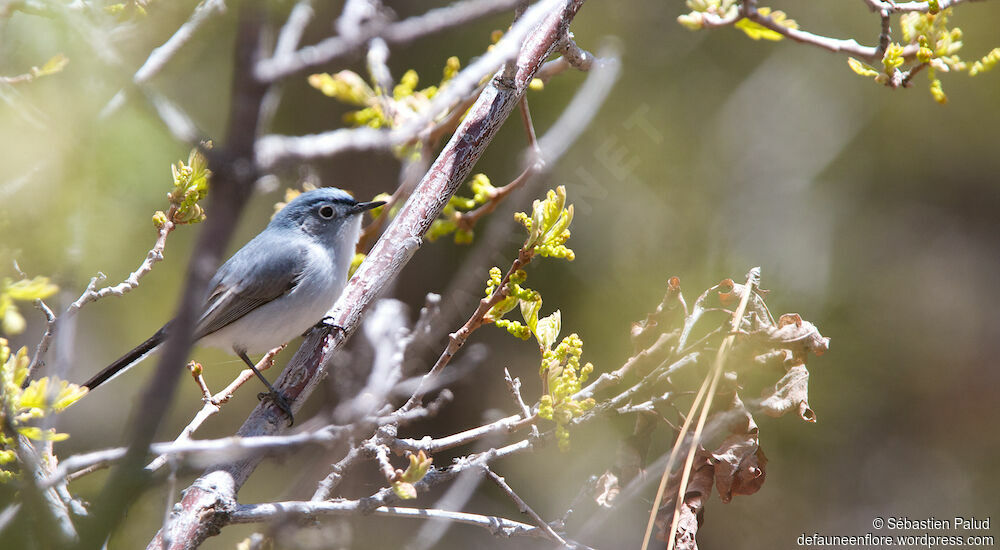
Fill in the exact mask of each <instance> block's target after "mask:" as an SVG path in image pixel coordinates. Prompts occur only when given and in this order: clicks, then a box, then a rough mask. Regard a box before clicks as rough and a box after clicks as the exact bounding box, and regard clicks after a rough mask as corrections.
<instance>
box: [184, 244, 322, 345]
mask: <svg viewBox="0 0 1000 550" xmlns="http://www.w3.org/2000/svg"><path fill="white" fill-rule="evenodd" d="M291 242H294V240H291ZM306 253H307V251H306V249H305V248H304V247H300V246H294V245H291V244H290V242H289V240H286V239H280V238H265V237H262V235H258V236H257V237H256V238H254V239H253V240H251V241H250V242H249V243H247V245H246V246H244V247H243V248H241V249H240V250H239V251H238V252H237V253H236V254H234V255H233V257H232V258H230V259H229V260H228V261H227V262H226V263H225V264H223V265H222V267H220V268H219V271H218V272H217V273H216V274H215V277H214V278H213V279H212V282H211V284H210V286H209V288H211V292H210V294H209V296H208V300H207V301H206V303H205V311H204V313H203V314H202V316H201V319H199V321H198V326H197V327H196V328H195V339H198V338H201V337H203V336H207V335H209V334H211V333H213V332H215V331H217V330H219V329H221V328H222V327H224V326H226V325H228V324H230V323H232V322H233V321H236V320H237V319H239V318H240V317H243V316H244V315H246V314H247V313H250V312H251V311H253V310H255V309H257V308H258V307H260V306H262V305H264V304H266V303H268V302H270V301H272V300H275V299H277V298H279V297H281V296H283V295H285V294H287V293H289V292H291V291H292V289H294V288H295V285H296V284H298V281H299V278H300V276H301V275H302V271H303V269H304V267H305V263H306Z"/></svg>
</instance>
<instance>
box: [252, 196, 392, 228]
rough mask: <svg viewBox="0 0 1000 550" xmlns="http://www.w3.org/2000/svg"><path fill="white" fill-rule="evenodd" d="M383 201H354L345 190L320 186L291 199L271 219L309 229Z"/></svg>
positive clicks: (283, 224)
mask: <svg viewBox="0 0 1000 550" xmlns="http://www.w3.org/2000/svg"><path fill="white" fill-rule="evenodd" d="M383 204H385V203H384V202H382V201H372V202H358V201H356V200H354V198H353V197H351V196H350V195H349V194H348V193H347V192H346V191H344V190H342V189H337V188H336V187H322V188H320V189H313V190H312V191H306V192H305V193H302V194H301V195H299V196H297V197H295V198H294V199H292V201H291V202H289V203H288V204H286V205H285V207H284V208H282V209H281V210H280V211H279V212H278V213H277V214H275V216H274V219H272V220H271V223H270V225H271V226H274V227H295V226H302V227H303V228H304V229H307V230H309V229H311V228H313V227H315V226H317V225H326V224H328V223H329V222H332V221H334V220H344V219H347V218H349V217H351V216H353V215H355V214H360V213H361V212H364V211H365V210H370V209H372V208H376V207H379V206H382V205H383Z"/></svg>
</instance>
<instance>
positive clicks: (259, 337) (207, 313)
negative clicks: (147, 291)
mask: <svg viewBox="0 0 1000 550" xmlns="http://www.w3.org/2000/svg"><path fill="white" fill-rule="evenodd" d="M384 204H385V202H383V201H371V202H358V201H356V200H354V199H353V198H352V197H351V195H350V194H348V193H347V192H345V191H343V190H341V189H337V188H335V187H323V188H319V189H313V190H311V191H306V192H304V193H302V194H300V195H298V196H297V197H295V198H294V199H293V200H291V201H290V202H289V203H288V204H286V205H285V207H284V208H282V209H281V210H280V211H278V212H277V213H276V214H275V215H274V217H273V218H272V219H271V222H270V223H269V224H268V225H267V227H265V228H264V230H263V231H261V232H260V233H259V234H257V236H256V237H254V238H253V239H251V240H250V241H249V242H247V243H246V244H245V245H244V246H243V247H242V248H240V249H239V250H238V251H237V252H236V253H235V254H233V255H232V257H230V258H229V259H228V260H227V261H226V262H225V263H224V264H222V266H221V267H220V268H219V270H218V271H217V272H216V273H215V276H214V277H212V280H211V282H210V283H209V287H208V288H209V290H208V294H207V296H206V298H205V300H204V304H203V306H202V309H201V313H200V315H199V318H198V321H197V324H196V325H195V329H194V340H195V342H196V343H198V344H205V345H209V346H212V347H217V348H221V349H223V350H226V351H231V352H232V353H234V354H235V355H236V356H238V357H239V358H240V359H242V360H243V362H245V363H246V364H247V366H248V367H250V369H252V370H253V372H254V374H256V375H257V377H258V378H260V380H261V381H262V382H263V383H264V384H265V385H266V386H267V388H268V390H269V392H270V393H269V395H270V396H271V398H272V400H273V401H274V403H275V404H276V405H278V407H279V408H281V410H282V411H284V412H285V414H287V415H288V417H289V421H290V424H291V423H292V422H294V421H295V419H294V416H293V415H292V411H291V407H290V406H289V404H288V402H287V401H286V400H285V399H284V397H283V396H282V395H281V394H280V393H279V392H278V391H277V390H276V389H275V388H274V386H272V385H271V383H270V382H268V381H267V379H266V378H264V375H263V374H261V373H260V371H258V370H257V368H256V366H255V365H254V363H253V361H251V360H250V358H249V356H248V355H247V354H249V353H262V352H265V351H267V350H270V349H272V348H275V347H277V346H280V345H282V344H284V343H287V342H288V341H289V340H291V339H292V338H294V337H296V336H298V335H300V334H302V333H304V332H305V331H307V330H308V329H309V328H310V327H311V326H313V325H315V324H316V323H317V322H319V321H321V320H322V319H323V318H324V315H325V314H326V312H327V311H328V310H329V309H330V308H331V307H332V306H333V304H334V302H336V300H337V298H338V297H339V296H340V294H341V292H343V290H344V286H345V285H346V284H347V272H348V268H349V267H350V264H351V260H352V259H353V258H354V251H355V247H356V245H357V243H358V239H359V237H360V234H361V218H362V214H363V213H364V212H365V211H368V210H371V209H373V208H377V207H379V206H382V205H384ZM170 326H171V321H168V322H167V323H165V324H164V325H163V326H162V327H161V328H160V329H159V330H157V331H156V332H155V333H154V334H153V335H152V336H150V337H149V338H148V339H146V341H144V342H142V343H141V344H139V345H138V346H136V347H135V348H133V349H132V350H131V351H129V352H128V353H126V354H125V355H122V356H121V357H120V358H119V359H117V360H116V361H114V362H113V363H111V364H110V365H108V366H107V367H106V368H105V369H103V370H102V371H101V372H99V373H97V374H96V375H94V376H93V377H92V378H91V379H90V380H88V381H87V382H85V383H84V384H83V386H84V387H86V388H88V390H91V391H92V390H94V389H95V388H97V387H98V386H100V385H102V384H104V383H105V382H108V381H109V380H111V379H113V378H115V377H116V376H118V375H120V374H122V373H124V372H125V371H126V370H128V369H129V368H131V367H132V366H134V365H136V364H137V363H139V362H140V361H141V360H142V359H144V358H146V357H147V356H148V355H149V354H151V353H153V352H155V351H156V350H157V348H159V347H160V345H161V344H163V342H164V341H166V339H167V337H168V335H169V334H170ZM264 395H266V394H261V396H260V397H263V396H264Z"/></svg>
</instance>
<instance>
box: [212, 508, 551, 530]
mask: <svg viewBox="0 0 1000 550" xmlns="http://www.w3.org/2000/svg"><path fill="white" fill-rule="evenodd" d="M362 514H371V515H373V516H380V517H396V518H412V519H424V520H426V519H441V520H447V521H451V522H456V523H462V524H465V525H473V526H475V527H482V528H483V529H486V530H488V531H489V532H490V533H491V534H493V535H494V536H497V537H503V538H508V537H517V536H530V537H545V536H546V535H545V533H544V532H543V531H542V530H541V529H539V528H538V527H535V526H533V525H528V524H527V523H521V522H519V521H514V520H511V519H507V518H502V517H497V516H483V515H480V514H469V513H466V512H449V511H447V510H436V509H433V508H406V507H400V506H379V507H377V508H374V509H372V510H369V509H367V507H366V505H365V502H363V501H361V500H338V501H334V502H317V501H299V502H294V501H292V502H272V503H268V504H243V505H239V506H237V507H236V510H235V511H233V512H232V513H231V514H230V520H231V522H232V523H257V522H264V521H272V520H276V519H282V518H287V517H302V518H315V517H320V516H354V515H362Z"/></svg>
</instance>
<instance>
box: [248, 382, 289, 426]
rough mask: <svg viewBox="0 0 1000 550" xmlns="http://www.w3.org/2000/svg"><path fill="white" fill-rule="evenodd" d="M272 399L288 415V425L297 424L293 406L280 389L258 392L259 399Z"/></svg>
mask: <svg viewBox="0 0 1000 550" xmlns="http://www.w3.org/2000/svg"><path fill="white" fill-rule="evenodd" d="M264 398H267V399H270V400H271V402H272V403H274V404H275V406H277V407H278V408H279V409H281V412H283V413H285V414H287V415H288V426H289V427H291V426H292V424H295V415H293V414H292V406H291V405H290V404H289V403H288V400H286V399H285V396H283V395H281V393H279V392H278V390H273V391H263V392H260V393H258V394H257V399H264Z"/></svg>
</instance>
